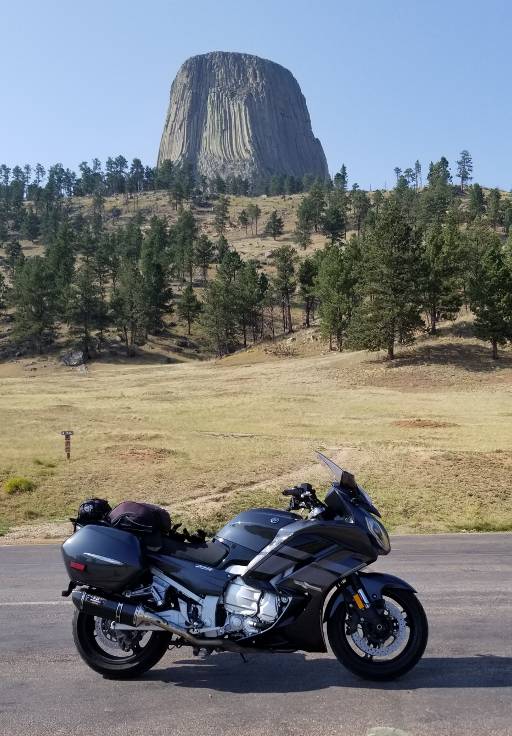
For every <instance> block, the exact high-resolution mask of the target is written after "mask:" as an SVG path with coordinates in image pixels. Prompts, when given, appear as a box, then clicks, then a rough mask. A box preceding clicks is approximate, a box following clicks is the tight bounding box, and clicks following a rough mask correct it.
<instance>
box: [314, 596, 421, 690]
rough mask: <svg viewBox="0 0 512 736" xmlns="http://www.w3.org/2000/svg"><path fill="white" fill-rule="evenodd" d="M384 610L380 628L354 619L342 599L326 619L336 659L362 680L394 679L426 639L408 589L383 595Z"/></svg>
mask: <svg viewBox="0 0 512 736" xmlns="http://www.w3.org/2000/svg"><path fill="white" fill-rule="evenodd" d="M383 600H384V604H385V611H384V614H383V617H382V625H381V624H379V627H380V631H377V630H376V629H371V627H368V626H365V625H364V624H362V623H360V622H359V623H357V621H355V620H354V617H353V613H352V612H351V611H349V609H348V607H347V604H346V603H342V604H341V605H340V606H338V608H337V609H336V611H335V613H334V616H333V617H332V618H330V619H329V621H328V622H327V636H328V638H329V643H330V645H331V647H332V650H333V652H334V654H335V655H336V657H337V659H338V660H339V661H340V662H341V664H343V665H344V666H345V667H346V668H347V669H349V670H350V671H351V672H353V673H354V674H356V675H358V676H359V677H362V678H363V679H365V680H380V681H382V680H394V679H395V678H396V677H400V676H401V675H404V674H405V673H406V672H408V671H409V670H410V669H412V668H413V667H414V666H415V664H417V662H418V661H419V660H420V659H421V656H422V655H423V652H424V651H425V647H426V645H427V639H428V623H427V617H426V615H425V611H424V610H423V606H422V605H421V603H420V602H419V600H418V599H417V597H416V596H415V594H414V593H413V592H411V591H408V590H398V589H393V590H389V591H386V592H385V593H384V595H383Z"/></svg>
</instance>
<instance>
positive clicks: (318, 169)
mask: <svg viewBox="0 0 512 736" xmlns="http://www.w3.org/2000/svg"><path fill="white" fill-rule="evenodd" d="M166 159H170V160H171V161H175V162H184V161H188V162H190V163H191V164H192V165H193V167H194V169H195V171H196V172H197V173H198V174H200V175H204V176H207V177H214V176H215V175H219V176H222V177H228V176H241V177H243V178H247V179H249V180H256V179H260V178H267V177H268V176H271V175H272V174H289V175H292V176H296V177H302V176H304V174H313V175H314V176H318V177H322V178H324V177H327V176H328V168H327V161H326V159H325V154H324V152H323V149H322V144H321V143H320V141H319V140H318V138H315V136H314V135H313V131H312V129H311V120H310V117H309V112H308V108H307V106H306V100H305V99H304V95H303V94H302V92H301V91H300V87H299V85H298V83H297V80H296V79H295V77H294V76H293V75H292V73H291V72H289V71H288V69H285V68H284V67H282V66H280V65H279V64H275V63H274V62H273V61H268V60H267V59H260V58H259V57H258V56H251V55H249V54H238V53H230V52H223V51H215V52H212V53H209V54H202V55H200V56H193V57H191V58H190V59H188V60H187V61H186V62H185V63H184V64H183V65H182V67H181V69H180V70H179V72H178V74H177V75H176V78H175V80H174V82H173V83H172V86H171V93H170V100H169V107H168V110H167V116H166V119H165V125H164V131H163V134H162V140H161V143H160V150H159V152H158V163H159V164H161V163H162V162H163V161H165V160H166Z"/></svg>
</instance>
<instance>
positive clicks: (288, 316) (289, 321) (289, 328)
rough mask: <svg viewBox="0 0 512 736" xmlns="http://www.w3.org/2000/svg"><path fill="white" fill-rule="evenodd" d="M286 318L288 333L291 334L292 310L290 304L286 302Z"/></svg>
mask: <svg viewBox="0 0 512 736" xmlns="http://www.w3.org/2000/svg"><path fill="white" fill-rule="evenodd" d="M286 316H287V319H288V332H289V333H290V332H293V325H292V308H291V306H290V302H289V301H288V304H287V305H286Z"/></svg>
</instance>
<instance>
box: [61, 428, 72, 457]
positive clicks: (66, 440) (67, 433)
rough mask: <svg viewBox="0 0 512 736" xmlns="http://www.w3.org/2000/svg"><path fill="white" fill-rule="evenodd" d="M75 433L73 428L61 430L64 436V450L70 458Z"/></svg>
mask: <svg viewBox="0 0 512 736" xmlns="http://www.w3.org/2000/svg"><path fill="white" fill-rule="evenodd" d="M73 434H74V433H73V431H72V430H71V429H65V430H64V431H63V432H61V435H63V437H64V451H65V453H66V457H67V459H68V460H70V459H71V436H72V435H73Z"/></svg>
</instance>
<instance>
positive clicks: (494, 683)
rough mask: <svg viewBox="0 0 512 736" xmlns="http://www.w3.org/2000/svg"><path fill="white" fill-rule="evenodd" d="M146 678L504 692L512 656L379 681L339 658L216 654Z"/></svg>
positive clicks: (251, 687)
mask: <svg viewBox="0 0 512 736" xmlns="http://www.w3.org/2000/svg"><path fill="white" fill-rule="evenodd" d="M143 679H144V680H145V681H151V680H155V681H159V682H166V683H169V684H171V685H174V686H178V687H190V688H208V689H209V690H218V691H221V692H231V693H294V692H297V693H298V692H310V691H312V690H322V689H324V688H329V687H333V686H340V687H353V688H359V689H361V688H370V689H385V690H416V689H420V688H428V689H434V688H486V687H494V688H498V687H511V686H512V657H494V656H489V655H481V656H480V655H476V656H473V657H426V658H425V659H423V660H422V661H421V662H420V663H419V664H418V665H417V666H416V667H415V669H413V670H412V672H409V674H407V675H405V676H404V677H402V678H401V679H400V680H395V681H393V682H384V683H378V682H369V681H365V680H360V679H359V678H357V677H356V676H355V675H352V674H351V673H350V672H348V671H347V670H345V669H344V667H342V666H341V665H340V664H339V663H338V662H337V660H336V659H334V658H333V659H330V658H327V657H325V658H319V659H310V660H307V661H306V659H305V656H304V654H277V655H260V654H256V655H251V656H250V659H249V661H248V662H247V663H244V662H243V661H242V659H241V658H240V657H239V656H238V655H237V654H216V655H212V656H211V657H209V658H207V659H196V658H190V659H182V660H177V661H176V662H175V663H174V664H173V665H172V666H171V667H169V668H165V669H163V668H162V669H154V670H152V671H150V672H149V673H147V674H146V675H145V676H144V678H143Z"/></svg>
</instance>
